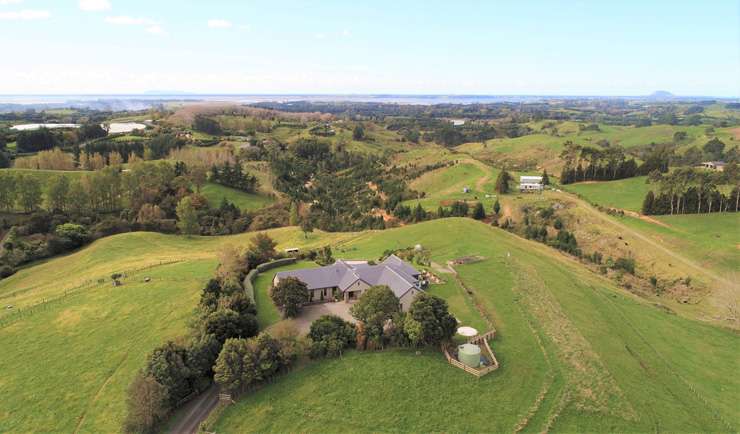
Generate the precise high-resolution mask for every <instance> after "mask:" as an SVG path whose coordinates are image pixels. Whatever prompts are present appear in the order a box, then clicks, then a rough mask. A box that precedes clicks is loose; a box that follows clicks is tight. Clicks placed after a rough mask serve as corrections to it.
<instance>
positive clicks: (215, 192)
mask: <svg viewBox="0 0 740 434" xmlns="http://www.w3.org/2000/svg"><path fill="white" fill-rule="evenodd" d="M200 193H201V194H202V195H203V196H205V197H206V198H207V199H208V202H209V203H210V204H211V206H213V207H218V206H219V205H220V204H221V201H222V200H223V199H224V198H225V199H226V200H228V201H229V202H231V203H233V204H234V205H236V206H237V207H238V208H239V209H241V210H242V211H253V210H256V209H260V208H262V207H264V206H267V205H269V204H271V203H272V202H273V199H272V198H271V197H269V196H265V195H262V194H254V193H246V192H244V191H240V190H237V189H235V188H230V187H226V186H223V185H220V184H216V183H214V182H207V183H206V185H204V186H203V188H201V190H200Z"/></svg>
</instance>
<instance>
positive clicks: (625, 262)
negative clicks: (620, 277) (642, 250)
mask: <svg viewBox="0 0 740 434" xmlns="http://www.w3.org/2000/svg"><path fill="white" fill-rule="evenodd" d="M612 268H613V269H614V270H624V271H626V272H627V273H630V274H635V259H634V258H618V259H617V260H616V261H614V265H613V266H612Z"/></svg>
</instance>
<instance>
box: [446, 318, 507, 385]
mask: <svg viewBox="0 0 740 434" xmlns="http://www.w3.org/2000/svg"><path fill="white" fill-rule="evenodd" d="M495 335H496V330H491V331H489V332H487V333H484V334H482V335H478V336H473V337H472V338H470V339H468V343H469V344H474V345H478V346H480V347H481V350H482V351H483V353H484V354H485V355H486V357H487V358H488V359H489V360H490V361H491V364H490V365H488V366H485V367H483V368H471V367H470V366H468V365H466V364H464V363H462V362H461V361H459V360H457V359H456V358H454V357H452V355H450V352H449V349H448V347H447V346H446V345H443V346H442V351H443V352H444V354H445V358H446V359H447V362H449V364H450V365H452V366H455V367H457V368H460V369H462V370H463V371H465V372H467V373H469V374H473V375H475V376H476V377H478V378H480V377H482V376H484V375H486V374H488V373H489V372H493V371H495V370H496V369H498V368H499V363H498V360H497V359H496V355H495V354H493V350H491V347H490V346H489V345H488V340H489V339H493V337H494V336H495Z"/></svg>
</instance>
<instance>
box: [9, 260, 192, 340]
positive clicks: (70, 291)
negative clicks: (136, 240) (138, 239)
mask: <svg viewBox="0 0 740 434" xmlns="http://www.w3.org/2000/svg"><path fill="white" fill-rule="evenodd" d="M184 261H185V260H184V259H182V258H167V259H160V260H159V261H157V262H154V263H150V264H147V265H144V266H141V267H136V268H130V269H127V270H123V271H119V272H118V273H120V274H122V276H121V279H120V280H127V279H129V278H130V277H132V276H133V275H135V274H138V273H141V272H143V271H146V270H150V269H152V268H156V267H161V266H164V265H171V264H176V263H179V262H184ZM111 274H113V273H111ZM108 279H110V276H105V277H99V278H97V279H87V280H84V281H83V282H82V283H80V284H78V285H76V286H73V287H71V288H66V289H65V290H64V292H63V293H62V294H59V295H57V296H54V297H49V298H46V297H45V298H42V299H41V300H39V301H37V302H36V303H33V304H31V305H28V306H24V307H17V308H16V307H12V309H13V313H11V314H8V315H5V316H3V317H1V318H0V329H1V328H4V327H7V326H9V325H11V324H13V323H15V322H17V321H20V320H22V319H24V318H28V317H29V316H31V315H34V314H36V313H39V312H43V311H46V310H48V309H49V308H51V307H54V306H55V305H57V304H59V303H60V302H62V301H65V300H67V299H69V297H72V296H75V295H81V294H82V293H83V290H84V289H88V288H91V287H94V286H98V285H102V284H104V283H105V282H106V281H107V280H108ZM169 280H172V281H189V280H191V279H188V278H173V279H169ZM8 306H10V305H8ZM6 309H7V307H6Z"/></svg>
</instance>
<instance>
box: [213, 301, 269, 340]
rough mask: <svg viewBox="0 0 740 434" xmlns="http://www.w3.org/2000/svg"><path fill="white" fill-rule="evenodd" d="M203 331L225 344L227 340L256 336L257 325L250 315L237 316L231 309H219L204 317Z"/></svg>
mask: <svg viewBox="0 0 740 434" xmlns="http://www.w3.org/2000/svg"><path fill="white" fill-rule="evenodd" d="M204 330H205V332H206V333H208V334H212V335H214V336H215V337H216V339H217V340H218V341H219V342H225V341H226V339H229V338H248V337H252V336H254V335H256V334H257V331H258V330H259V325H258V324H257V318H256V317H255V316H254V315H252V314H245V315H239V314H238V313H237V312H234V311H233V310H231V309H219V310H216V311H215V312H213V313H211V314H209V315H208V316H207V317H206V320H205V323H204Z"/></svg>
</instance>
